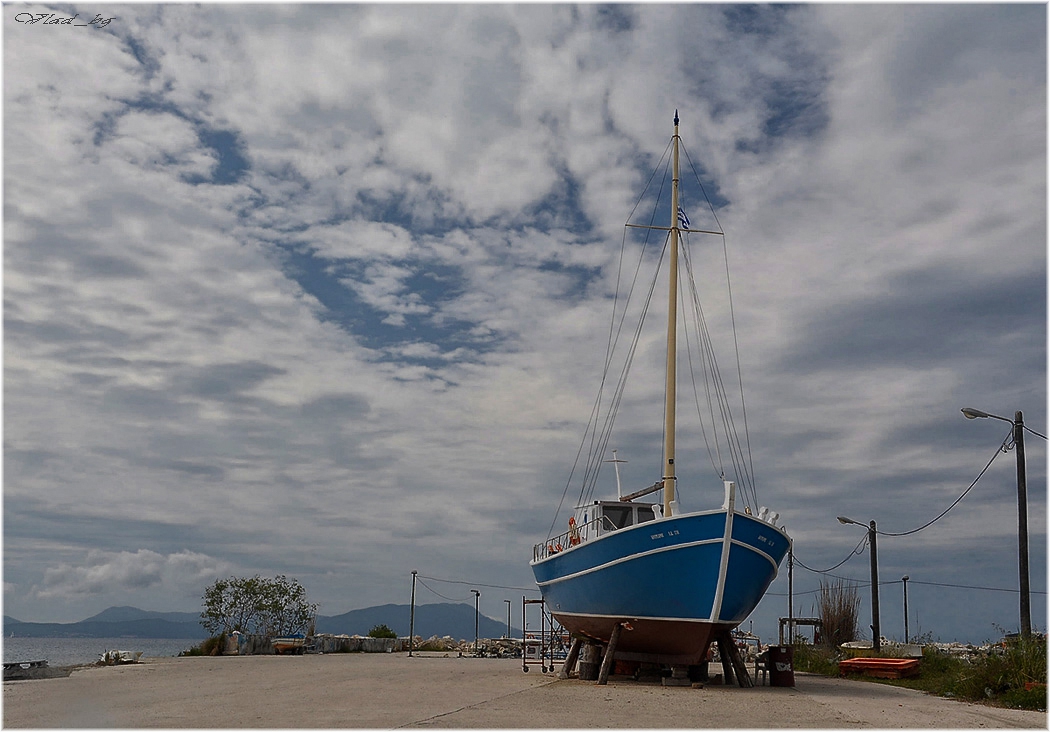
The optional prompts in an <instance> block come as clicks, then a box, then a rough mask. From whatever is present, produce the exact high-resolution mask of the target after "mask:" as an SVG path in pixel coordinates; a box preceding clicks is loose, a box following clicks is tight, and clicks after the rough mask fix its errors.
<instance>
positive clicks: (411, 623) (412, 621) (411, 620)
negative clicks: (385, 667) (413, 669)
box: [408, 569, 417, 657]
mask: <svg viewBox="0 0 1050 732" xmlns="http://www.w3.org/2000/svg"><path fill="white" fill-rule="evenodd" d="M416 574H417V572H416V570H414V569H413V570H412V606H411V609H410V610H409V612H408V655H409V656H410V657H411V655H412V643H413V642H414V641H415V637H416Z"/></svg>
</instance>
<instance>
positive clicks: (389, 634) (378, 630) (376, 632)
mask: <svg viewBox="0 0 1050 732" xmlns="http://www.w3.org/2000/svg"><path fill="white" fill-rule="evenodd" d="M368 637H369V638H397V633H395V632H394V631H392V630H390V628H388V627H387V626H386V624H385V623H384V624H381V625H376V626H374V627H373V628H372V629H371V630H370V631H368Z"/></svg>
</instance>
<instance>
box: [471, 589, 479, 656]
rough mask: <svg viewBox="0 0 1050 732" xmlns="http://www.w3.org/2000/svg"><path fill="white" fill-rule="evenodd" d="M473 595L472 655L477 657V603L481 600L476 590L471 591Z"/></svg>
mask: <svg viewBox="0 0 1050 732" xmlns="http://www.w3.org/2000/svg"><path fill="white" fill-rule="evenodd" d="M471 592H473V593H474V655H475V656H477V655H478V601H479V600H480V599H481V593H480V592H478V591H477V590H471Z"/></svg>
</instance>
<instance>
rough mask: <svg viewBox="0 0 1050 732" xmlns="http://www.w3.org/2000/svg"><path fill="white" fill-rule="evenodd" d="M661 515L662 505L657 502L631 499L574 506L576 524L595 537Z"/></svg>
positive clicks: (642, 522) (652, 519) (654, 518)
mask: <svg viewBox="0 0 1050 732" xmlns="http://www.w3.org/2000/svg"><path fill="white" fill-rule="evenodd" d="M662 516H663V506H661V505H660V504H659V503H634V502H632V501H595V502H594V503H592V504H591V505H589V506H578V507H577V508H576V525H577V526H579V527H581V528H583V527H586V528H588V529H589V531H588V532H587V533H588V534H589V536H586V537H582V538H584V539H585V540H586V539H587V538H596V537H598V536H601V535H602V534H605V533H608V532H610V531H616V530H618V529H626V528H627V527H628V526H635V525H637V524H644V523H645V522H646V521H655V520H656V519H658V518H661V517H662Z"/></svg>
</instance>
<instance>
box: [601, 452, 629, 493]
mask: <svg viewBox="0 0 1050 732" xmlns="http://www.w3.org/2000/svg"><path fill="white" fill-rule="evenodd" d="M605 462H607V463H612V464H613V468H615V470H616V497H617V498H623V491H622V490H620V463H625V462H627V461H626V460H620V459H619V458H618V457H616V450H613V456H612V460H606V461H605Z"/></svg>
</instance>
